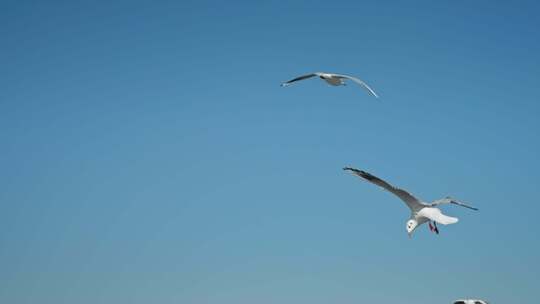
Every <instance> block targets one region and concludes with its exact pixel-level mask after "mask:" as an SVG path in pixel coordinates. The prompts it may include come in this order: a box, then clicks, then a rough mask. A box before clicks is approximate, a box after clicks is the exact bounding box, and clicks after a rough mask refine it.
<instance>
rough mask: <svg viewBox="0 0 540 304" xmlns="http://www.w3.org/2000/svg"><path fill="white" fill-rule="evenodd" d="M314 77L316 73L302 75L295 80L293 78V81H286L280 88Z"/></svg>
mask: <svg viewBox="0 0 540 304" xmlns="http://www.w3.org/2000/svg"><path fill="white" fill-rule="evenodd" d="M315 76H318V73H312V74H307V75H302V76H299V77H296V78H294V79H291V80H289V81H286V82H284V83H282V84H281V86H282V87H286V86H289V85H291V84H292V83H293V82H296V81H300V80H304V79H308V78H311V77H315Z"/></svg>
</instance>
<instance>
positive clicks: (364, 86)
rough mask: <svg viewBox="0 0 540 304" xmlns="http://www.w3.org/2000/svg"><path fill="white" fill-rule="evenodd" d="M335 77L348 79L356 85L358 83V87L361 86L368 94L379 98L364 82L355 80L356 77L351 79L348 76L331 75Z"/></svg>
mask: <svg viewBox="0 0 540 304" xmlns="http://www.w3.org/2000/svg"><path fill="white" fill-rule="evenodd" d="M333 75H334V76H335V77H338V78H344V79H349V80H352V81H354V82H356V83H358V84H359V85H361V86H362V87H363V88H364V89H366V90H367V91H368V92H369V93H371V95H373V96H375V97H377V98H379V95H377V93H375V91H373V90H372V89H371V88H370V87H369V86H368V85H367V84H366V83H365V82H363V81H362V80H360V79H358V78H356V77H352V76H349V75H342V74H333Z"/></svg>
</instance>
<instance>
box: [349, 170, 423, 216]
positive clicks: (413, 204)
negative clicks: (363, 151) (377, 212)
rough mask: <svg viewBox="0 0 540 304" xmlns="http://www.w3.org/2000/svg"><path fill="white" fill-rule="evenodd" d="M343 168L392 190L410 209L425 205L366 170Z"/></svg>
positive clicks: (414, 209)
mask: <svg viewBox="0 0 540 304" xmlns="http://www.w3.org/2000/svg"><path fill="white" fill-rule="evenodd" d="M343 170H346V171H351V172H352V173H353V174H355V175H358V176H360V177H361V178H363V179H365V180H367V181H368V182H371V183H373V184H375V185H377V186H379V187H382V188H383V189H385V190H387V191H390V192H392V193H393V194H395V195H397V197H399V198H400V199H401V200H403V201H404V202H405V203H406V204H407V206H409V208H410V209H411V210H412V211H418V210H420V209H422V208H423V207H425V205H424V204H422V203H421V202H420V200H419V199H417V198H416V197H414V196H413V195H412V194H410V193H409V192H407V191H405V190H403V189H399V188H396V187H394V186H392V185H390V184H389V183H387V182H385V181H383V180H382V179H380V178H378V177H376V176H374V175H371V174H369V173H367V172H366V171H362V170H358V169H354V168H350V167H345V168H343Z"/></svg>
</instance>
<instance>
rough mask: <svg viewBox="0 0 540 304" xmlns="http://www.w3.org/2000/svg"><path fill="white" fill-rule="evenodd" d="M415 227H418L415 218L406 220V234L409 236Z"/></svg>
mask: <svg viewBox="0 0 540 304" xmlns="http://www.w3.org/2000/svg"><path fill="white" fill-rule="evenodd" d="M416 227H418V222H417V221H416V220H415V219H410V220H408V221H407V234H409V237H411V236H412V233H413V231H414V229H416Z"/></svg>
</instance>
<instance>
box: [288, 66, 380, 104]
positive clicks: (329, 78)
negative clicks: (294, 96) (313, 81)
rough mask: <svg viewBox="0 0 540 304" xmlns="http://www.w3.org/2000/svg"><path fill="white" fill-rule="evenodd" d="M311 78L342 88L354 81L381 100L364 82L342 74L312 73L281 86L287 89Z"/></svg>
mask: <svg viewBox="0 0 540 304" xmlns="http://www.w3.org/2000/svg"><path fill="white" fill-rule="evenodd" d="M311 77H319V78H320V79H322V80H324V81H326V82H327V83H328V84H330V85H333V86H340V85H343V86H344V85H347V84H346V83H345V80H346V79H348V80H352V81H354V82H356V83H358V84H359V85H360V86H362V87H363V88H364V89H366V90H367V91H368V92H369V93H370V94H371V95H373V96H375V97H377V98H379V96H378V95H377V93H375V91H373V90H372V89H371V88H370V87H369V86H368V85H367V84H366V83H365V82H363V81H362V80H360V79H358V78H356V77H352V76H348V75H341V74H332V73H321V72H317V73H312V74H307V75H302V76H299V77H296V78H294V79H291V80H289V81H287V82H284V83H282V84H281V86H282V87H287V86H290V85H291V84H293V83H294V82H297V81H300V80H304V79H308V78H311Z"/></svg>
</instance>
